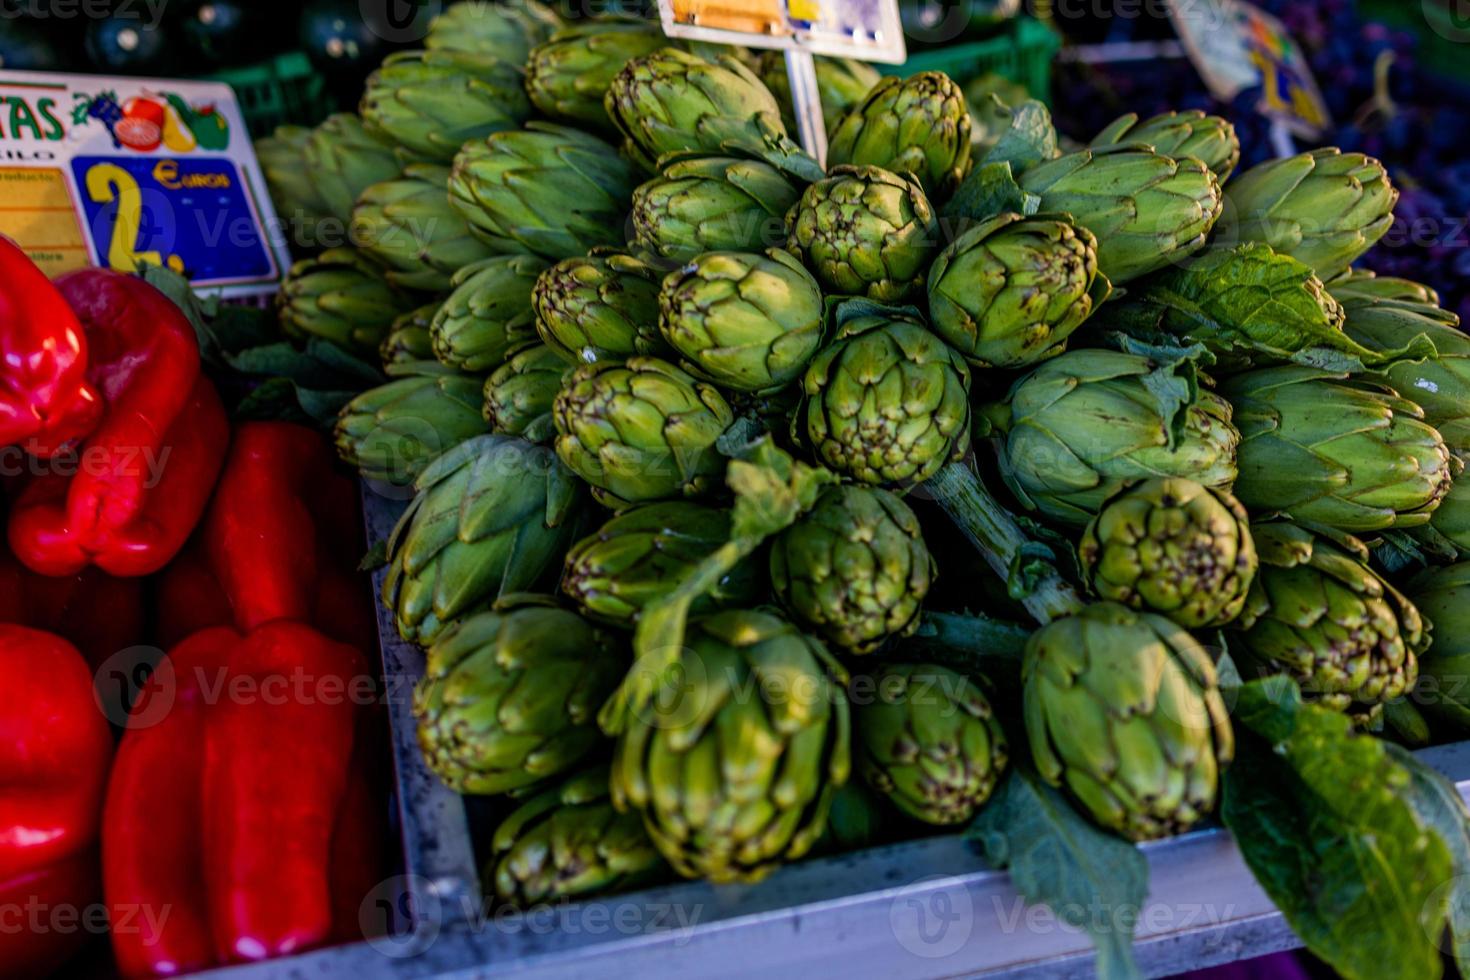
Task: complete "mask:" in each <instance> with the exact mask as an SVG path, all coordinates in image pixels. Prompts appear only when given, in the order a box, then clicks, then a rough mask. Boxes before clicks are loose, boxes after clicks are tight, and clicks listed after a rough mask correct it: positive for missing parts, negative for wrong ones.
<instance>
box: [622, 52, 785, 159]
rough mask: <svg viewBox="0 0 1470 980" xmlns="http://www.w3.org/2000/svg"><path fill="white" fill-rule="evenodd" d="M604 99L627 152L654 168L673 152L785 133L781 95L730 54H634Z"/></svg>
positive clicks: (756, 145) (747, 144)
mask: <svg viewBox="0 0 1470 980" xmlns="http://www.w3.org/2000/svg"><path fill="white" fill-rule="evenodd" d="M603 104H604V106H605V107H606V109H607V114H608V116H609V117H611V118H612V121H613V123H614V124H615V125H616V126H617V127H618V130H619V131H620V132H621V133H622V134H623V136H624V138H625V139H624V143H623V150H624V152H625V153H627V155H628V157H629V159H631V160H633V161H635V162H636V163H638V164H639V165H640V166H642V167H643V168H644V169H645V170H650V171H651V170H655V169H657V164H658V160H659V158H660V157H662V156H664V155H666V154H669V153H681V152H683V151H685V150H700V151H703V152H707V153H718V152H720V151H721V150H724V149H726V148H727V147H728V146H740V147H744V148H746V149H750V150H756V151H759V150H761V149H762V148H764V147H765V145H766V144H767V142H768V141H769V140H771V139H772V138H776V137H784V136H785V135H786V127H785V126H783V125H782V124H781V107H780V106H779V105H777V104H776V99H775V98H774V97H773V96H772V95H771V93H770V92H768V91H766V87H765V86H764V85H762V84H761V80H760V79H759V78H756V77H755V75H754V74H753V73H752V72H751V70H750V69H749V68H747V67H745V65H743V64H741V63H740V62H739V61H738V60H736V59H735V58H732V57H730V56H729V55H720V56H718V57H717V58H716V59H715V60H712V61H706V60H705V59H704V58H701V57H699V56H698V55H695V54H690V53H689V52H687V51H680V50H679V49H678V48H662V49H660V50H658V51H655V52H653V53H651V54H646V55H643V56H642V57H640V58H634V59H632V60H631V61H629V62H628V63H627V64H625V65H623V68H622V70H621V71H619V72H618V73H617V75H616V76H615V77H614V78H613V80H612V84H611V85H610V86H608V90H607V97H606V99H605V100H604V103H603Z"/></svg>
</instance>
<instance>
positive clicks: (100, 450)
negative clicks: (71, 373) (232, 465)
mask: <svg viewBox="0 0 1470 980" xmlns="http://www.w3.org/2000/svg"><path fill="white" fill-rule="evenodd" d="M56 285H57V288H58V289H59V290H60V291H61V294H62V296H63V297H64V298H65V299H66V301H67V303H68V304H69V305H70V307H71V309H72V310H73V311H74V312H75V313H76V314H77V316H78V318H79V319H80V320H81V323H82V327H83V331H84V332H85V334H86V336H87V343H88V346H89V350H90V353H89V357H90V366H89V368H88V372H87V377H88V379H89V380H90V381H91V382H92V383H93V384H94V385H95V386H96V387H97V388H98V390H99V391H100V392H101V393H102V396H103V399H104V401H105V403H106V406H107V407H106V413H105V415H104V417H103V419H102V422H101V423H100V424H99V425H98V426H97V428H96V430H94V431H93V433H92V434H91V435H90V436H89V437H88V438H87V440H86V441H85V442H84V443H83V444H82V445H81V447H80V449H79V451H78V453H77V456H76V458H75V460H74V461H73V462H74V463H75V465H74V466H70V467H67V468H66V470H67V471H64V470H63V468H62V467H61V466H60V465H59V463H58V464H57V465H56V466H53V467H52V469H51V470H50V471H48V472H47V473H46V474H45V475H43V476H41V477H39V478H38V479H36V480H34V481H32V482H31V483H30V484H29V485H28V486H27V487H26V489H25V490H24V491H22V493H21V495H20V497H19V499H17V501H16V503H15V506H14V507H13V508H12V510H11V515H10V528H9V535H10V547H11V550H12V551H14V552H15V555H16V557H18V558H19V559H20V560H21V561H22V562H23V563H24V564H25V565H27V566H28V567H30V568H32V569H34V570H35V571H37V572H40V573H41V574H43V575H70V574H75V573H76V572H79V571H81V570H82V569H83V568H85V567H87V566H88V565H96V566H97V567H99V568H101V569H103V570H104V571H106V572H108V573H110V574H112V575H120V576H134V575H147V574H150V573H152V572H155V571H157V570H159V569H160V568H162V567H163V566H164V565H166V564H167V563H168V562H169V560H170V559H172V558H173V557H174V555H176V554H178V552H179V549H181V548H182V547H183V546H184V542H185V541H186V540H187V539H188V537H189V534H190V533H191V532H192V531H193V529H194V526H195V524H197V523H198V520H199V517H200V515H201V514H202V513H203V511H204V506H205V504H206V503H207V502H208V499H209V493H210V490H211V489H213V487H214V482H215V478H216V477H217V476H218V475H219V468H220V465H221V462H222V461H223V458H224V453H225V447H226V443H227V441H228V438H229V428H228V423H227V421H226V418H225V413H224V408H223V406H222V405H221V404H220V400H219V396H218V395H217V394H216V393H215V391H214V387H213V386H212V385H211V384H210V383H209V382H208V381H207V380H205V379H204V378H203V377H202V376H200V374H199V345H198V342H197V340H196V339H195V336H194V328H193V327H192V326H191V325H190V324H189V321H188V319H187V318H185V316H184V314H183V313H182V312H181V311H180V310H179V308H178V307H177V306H175V305H174V304H173V303H172V302H171V301H170V300H169V299H168V298H167V297H166V296H164V295H163V294H162V293H160V292H159V291H158V290H156V289H154V288H153V287H152V286H150V285H148V284H147V283H145V282H143V280H141V279H137V278H135V277H132V276H125V275H122V274H120V273H116V272H112V271H109V270H106V269H83V270H79V271H77V272H71V273H67V274H66V275H64V276H62V277H61V278H59V279H58V280H57V281H56ZM71 471H74V472H71Z"/></svg>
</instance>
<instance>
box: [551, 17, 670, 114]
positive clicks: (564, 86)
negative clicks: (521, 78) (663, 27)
mask: <svg viewBox="0 0 1470 980" xmlns="http://www.w3.org/2000/svg"><path fill="white" fill-rule="evenodd" d="M668 43H669V42H668V41H667V40H666V39H665V38H664V36H663V32H662V31H660V30H659V29H658V28H657V27H656V26H654V25H651V24H649V23H648V22H647V21H643V20H636V19H633V20H627V21H624V20H614V19H610V18H602V19H598V20H595V21H593V22H591V23H589V24H582V25H577V26H574V27H569V28H565V29H563V30H560V31H557V32H556V33H555V34H553V35H552V36H551V37H550V38H549V39H548V40H546V41H545V42H543V43H541V44H539V45H537V46H536V48H535V49H534V50H532V51H531V54H530V58H529V60H528V61H527V62H526V93H527V94H528V95H529V96H530V97H531V101H532V102H533V103H534V104H535V106H536V108H537V109H540V110H541V111H542V112H544V113H545V114H546V115H548V116H550V117H552V118H553V119H559V120H562V121H563V122H566V123H569V124H571V125H580V126H586V127H589V128H591V129H595V130H597V131H598V132H600V133H607V134H609V135H611V134H615V133H616V132H617V127H616V126H614V125H613V121H612V119H611V118H610V117H609V116H608V114H607V109H606V108H605V107H604V106H603V102H604V100H605V99H606V97H607V89H608V86H609V85H611V84H612V80H613V79H614V78H615V77H616V76H617V74H618V72H619V71H621V70H622V68H623V66H624V65H625V64H627V63H628V62H629V61H630V60H632V59H633V58H639V57H642V56H643V55H646V54H651V53H653V52H654V51H657V50H658V49H660V48H662V47H664V46H665V45H667V44H668Z"/></svg>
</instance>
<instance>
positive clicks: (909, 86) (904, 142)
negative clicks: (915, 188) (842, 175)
mask: <svg viewBox="0 0 1470 980" xmlns="http://www.w3.org/2000/svg"><path fill="white" fill-rule="evenodd" d="M831 130H832V131H831V135H830V137H829V139H828V145H827V165H828V166H833V167H835V166H837V165H839V164H844V163H850V164H858V165H864V164H866V165H869V166H874V167H882V168H883V169H885V170H891V171H893V172H894V173H910V174H913V175H914V176H915V177H917V178H918V180H919V183H921V184H923V185H924V191H925V192H926V193H927V194H928V195H929V196H930V197H932V198H935V199H943V198H946V197H948V196H949V195H950V194H951V193H953V192H954V189H955V188H956V187H958V186H959V183H960V181H961V180H963V179H964V177H965V175H966V174H967V173H969V170H970V151H971V146H970V107H969V104H968V103H966V102H965V93H964V91H963V90H962V89H961V88H960V87H959V86H958V85H956V84H955V83H954V81H953V80H952V79H951V78H950V77H949V76H948V75H946V74H944V73H943V72H938V71H921V72H919V73H917V74H915V75H910V76H909V77H908V78H904V79H900V78H898V77H896V76H888V77H886V78H884V79H883V80H882V81H880V82H879V83H878V84H877V85H875V86H873V88H872V90H871V91H869V92H868V94H867V97H866V98H864V99H863V100H862V102H860V103H859V104H857V105H856V106H854V107H853V108H852V111H851V112H849V113H848V114H847V115H846V116H843V117H842V118H841V119H839V120H837V121H836V122H835V123H833V124H832V126H831Z"/></svg>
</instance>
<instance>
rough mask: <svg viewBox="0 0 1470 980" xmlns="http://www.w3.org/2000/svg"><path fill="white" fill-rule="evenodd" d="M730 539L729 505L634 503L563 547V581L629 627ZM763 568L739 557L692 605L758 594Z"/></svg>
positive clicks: (584, 605) (723, 604) (705, 607)
mask: <svg viewBox="0 0 1470 980" xmlns="http://www.w3.org/2000/svg"><path fill="white" fill-rule="evenodd" d="M729 540H730V512H729V511H726V510H717V509H716V508H713V507H706V506H704V505H703V504H697V503H693V502H691V501H684V500H666V501H663V502H661V503H656V504H647V505H645V506H643V507H635V508H633V509H632V510H629V511H625V512H623V513H621V514H618V515H617V516H616V517H614V518H613V519H612V520H610V521H608V522H607V523H606V524H604V525H603V526H602V527H601V528H599V529H598V530H597V532H596V533H594V534H592V535H591V536H589V537H587V538H584V539H583V540H581V541H580V542H578V543H577V544H576V545H575V546H573V548H572V550H571V551H569V552H567V563H566V568H565V569H564V570H563V571H562V577H561V589H562V591H563V592H565V593H566V594H567V595H569V596H571V598H572V601H574V602H575V603H576V604H577V605H578V606H579V607H581V609H582V612H583V613H585V614H586V615H588V616H590V617H591V618H593V619H596V620H599V621H601V622H604V623H611V624H612V625H614V626H623V627H631V626H633V625H634V624H635V623H636V622H637V621H638V615H639V614H640V613H641V612H642V611H643V607H644V606H646V605H648V604H649V603H651V602H655V601H657V600H659V599H662V598H664V597H665V596H666V595H668V593H669V590H670V589H671V588H673V587H674V586H675V585H677V584H678V583H679V581H680V580H681V579H682V577H683V576H684V575H685V574H687V573H688V571H689V570H690V569H691V568H692V567H693V566H695V565H697V564H699V562H701V561H703V560H704V559H705V558H708V557H709V556H710V555H711V554H713V553H714V552H715V551H716V550H718V549H719V548H720V546H721V545H724V544H726V543H728V542H729ZM761 571H762V570H761V568H760V566H759V564H758V563H756V562H751V561H747V562H741V563H740V564H739V565H738V566H737V567H736V568H735V569H733V570H732V571H731V572H730V573H729V574H727V575H725V576H724V577H723V578H721V579H720V581H719V582H718V583H716V584H715V586H714V587H713V588H711V589H710V590H709V591H708V592H706V593H705V594H704V595H702V596H700V597H699V598H697V599H695V600H694V604H693V606H692V607H691V608H690V612H691V613H693V614H694V615H700V614H703V613H711V612H714V611H716V610H718V609H727V608H729V607H731V606H740V605H747V604H749V603H752V602H757V601H759V600H760V599H761V598H762V597H763V589H764V586H765V576H764V575H763V574H761Z"/></svg>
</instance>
